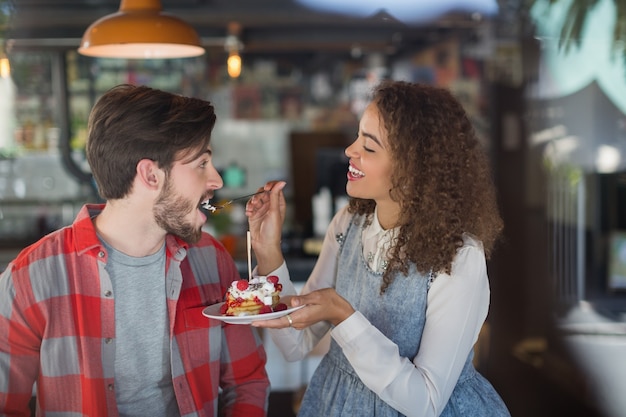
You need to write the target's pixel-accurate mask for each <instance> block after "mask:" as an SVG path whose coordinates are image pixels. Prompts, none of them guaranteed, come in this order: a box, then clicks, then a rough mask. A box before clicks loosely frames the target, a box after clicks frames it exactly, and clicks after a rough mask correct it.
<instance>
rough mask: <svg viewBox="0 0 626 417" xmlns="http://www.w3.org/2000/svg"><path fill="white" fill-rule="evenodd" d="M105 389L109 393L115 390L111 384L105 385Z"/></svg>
mask: <svg viewBox="0 0 626 417" xmlns="http://www.w3.org/2000/svg"><path fill="white" fill-rule="evenodd" d="M107 389H108V390H109V391H113V390H114V389H115V386H114V385H113V384H109V385H107Z"/></svg>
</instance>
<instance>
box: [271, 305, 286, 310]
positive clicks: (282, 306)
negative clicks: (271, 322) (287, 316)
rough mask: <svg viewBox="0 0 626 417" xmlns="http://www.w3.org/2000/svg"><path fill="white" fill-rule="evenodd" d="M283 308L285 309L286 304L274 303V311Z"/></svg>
mask: <svg viewBox="0 0 626 417" xmlns="http://www.w3.org/2000/svg"><path fill="white" fill-rule="evenodd" d="M283 310H287V304H285V303H278V304H276V306H274V311H283Z"/></svg>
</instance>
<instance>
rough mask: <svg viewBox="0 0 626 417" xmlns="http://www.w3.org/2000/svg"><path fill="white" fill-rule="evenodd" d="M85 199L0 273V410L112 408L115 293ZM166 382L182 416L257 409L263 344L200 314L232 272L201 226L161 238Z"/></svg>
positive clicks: (263, 394)
mask: <svg viewBox="0 0 626 417" xmlns="http://www.w3.org/2000/svg"><path fill="white" fill-rule="evenodd" d="M100 210H102V206H101V205H86V206H85V207H83V208H82V210H81V211H80V213H79V214H78V216H77V218H76V220H75V221H74V223H73V224H72V225H71V226H68V227H65V228H63V229H61V230H58V231H56V232H54V233H51V234H50V235H48V236H46V237H44V238H42V239H41V240H40V241H39V242H37V243H35V244H33V245H32V246H30V247H28V248H26V249H24V250H23V251H22V252H21V253H20V254H19V255H18V256H17V258H16V259H15V260H14V261H13V262H11V263H10V264H9V266H8V267H7V269H6V270H5V271H4V272H3V273H2V275H0V415H10V416H29V415H30V413H29V410H28V402H29V400H30V398H31V396H32V389H33V383H34V382H37V385H36V387H37V392H36V394H37V408H38V415H45V414H46V413H48V412H50V413H52V412H56V413H59V415H61V414H69V413H72V415H75V416H91V417H93V416H117V415H118V411H117V406H116V401H115V375H114V372H113V370H114V363H113V362H114V358H115V351H114V349H115V343H111V341H114V339H115V314H114V303H115V296H114V294H113V287H112V284H111V280H110V279H109V277H108V274H107V272H106V270H105V265H106V263H107V252H106V250H105V249H104V247H103V246H102V245H101V244H100V241H99V240H98V237H97V236H96V231H95V229H94V226H93V223H92V221H91V217H93V216H94V215H96V214H98V213H99V212H100ZM166 254H167V255H166V256H167V261H166V277H165V279H166V290H167V309H168V315H169V322H170V340H171V363H172V382H173V385H174V391H175V394H176V400H177V402H178V407H179V410H180V414H181V416H215V415H217V413H218V390H221V392H220V393H219V396H220V413H223V414H224V415H228V416H265V415H266V410H267V399H268V396H269V380H268V378H267V373H266V371H265V360H266V357H265V351H264V349H263V345H262V344H261V341H260V338H259V336H258V334H257V333H256V332H255V331H254V329H252V328H251V327H250V326H243V325H225V324H223V323H222V322H220V321H217V320H210V319H208V318H206V317H204V316H203V315H202V310H203V308H204V307H205V306H207V305H210V304H214V303H216V302H220V301H222V298H223V294H224V293H225V292H226V289H227V288H228V285H229V284H230V282H231V281H233V280H235V279H239V274H238V272H237V269H236V267H235V263H234V262H233V260H232V258H231V257H230V256H229V255H228V253H227V252H226V250H225V249H224V247H223V246H222V245H221V244H220V243H218V242H217V241H216V240H215V239H214V238H213V237H211V236H209V235H207V234H205V235H204V236H203V237H202V240H201V241H200V242H199V243H197V244H194V245H188V244H186V243H184V242H182V241H181V240H179V239H178V238H176V237H174V236H168V237H167V240H166Z"/></svg>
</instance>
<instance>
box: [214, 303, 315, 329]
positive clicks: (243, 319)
mask: <svg viewBox="0 0 626 417" xmlns="http://www.w3.org/2000/svg"><path fill="white" fill-rule="evenodd" d="M222 304H224V303H217V304H213V305H212V306H208V307H207V308H205V309H204V310H202V314H203V315H204V316H206V317H208V318H210V319H214V320H221V321H223V322H224V323H229V324H250V323H252V322H253V321H259V320H271V319H277V318H279V317H283V316H286V315H287V314H289V313H293V312H294V311H296V310H300V309H301V308H302V307H304V306H298V307H292V308H288V309H287V310H282V311H275V312H273V313H265V314H254V315H250V316H223V315H221V314H220V307H222Z"/></svg>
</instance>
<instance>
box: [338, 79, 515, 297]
mask: <svg viewBox="0 0 626 417" xmlns="http://www.w3.org/2000/svg"><path fill="white" fill-rule="evenodd" d="M372 101H373V103H374V104H375V105H376V107H377V109H378V111H379V114H380V118H381V122H382V124H383V126H384V127H385V129H386V131H387V134H388V143H389V147H390V152H391V158H392V163H393V166H394V169H393V173H392V178H391V183H392V189H391V190H390V194H391V197H392V198H393V199H394V200H395V201H397V202H399V204H400V209H401V210H400V219H399V222H398V226H399V233H398V234H396V238H397V240H396V241H395V244H394V246H393V247H392V248H391V249H390V253H389V256H390V259H389V264H388V266H387V269H386V270H385V273H384V276H383V285H382V287H381V292H384V291H385V289H386V288H387V287H388V286H389V285H390V284H391V282H392V280H393V276H394V273H395V272H402V273H403V274H404V275H407V274H408V271H409V265H410V263H413V264H415V265H416V267H417V270H418V271H419V272H421V273H428V272H429V271H433V272H435V273H437V272H446V273H450V270H451V267H452V261H453V259H454V257H455V255H456V253H457V250H458V249H459V248H460V247H461V246H462V245H463V234H464V233H468V234H471V235H472V236H474V237H475V238H476V239H478V240H480V241H481V242H482V244H483V247H484V250H485V255H486V256H487V258H489V256H490V255H491V251H492V249H493V246H494V243H495V241H496V239H497V238H498V236H499V234H500V232H501V231H502V227H503V224H502V219H501V217H500V214H499V210H498V204H497V201H496V192H495V187H494V184H493V180H492V177H491V171H490V163H489V159H488V157H487V154H486V152H485V150H484V149H483V147H482V146H481V144H480V142H479V141H478V139H477V137H476V133H475V131H474V128H473V126H472V124H471V122H470V120H469V118H468V117H467V114H466V113H465V111H464V109H463V107H462V106H461V104H460V103H459V102H458V101H457V100H456V99H455V98H454V97H453V95H452V94H451V93H450V92H449V91H447V90H445V89H443V88H438V87H434V86H429V85H422V84H414V83H408V82H402V81H383V82H382V83H381V84H380V85H378V86H377V87H376V88H375V89H374V92H373V97H372ZM374 208H375V202H374V201H373V200H363V199H355V198H353V199H351V200H350V205H349V210H350V212H352V213H358V214H371V213H373V212H374Z"/></svg>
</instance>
